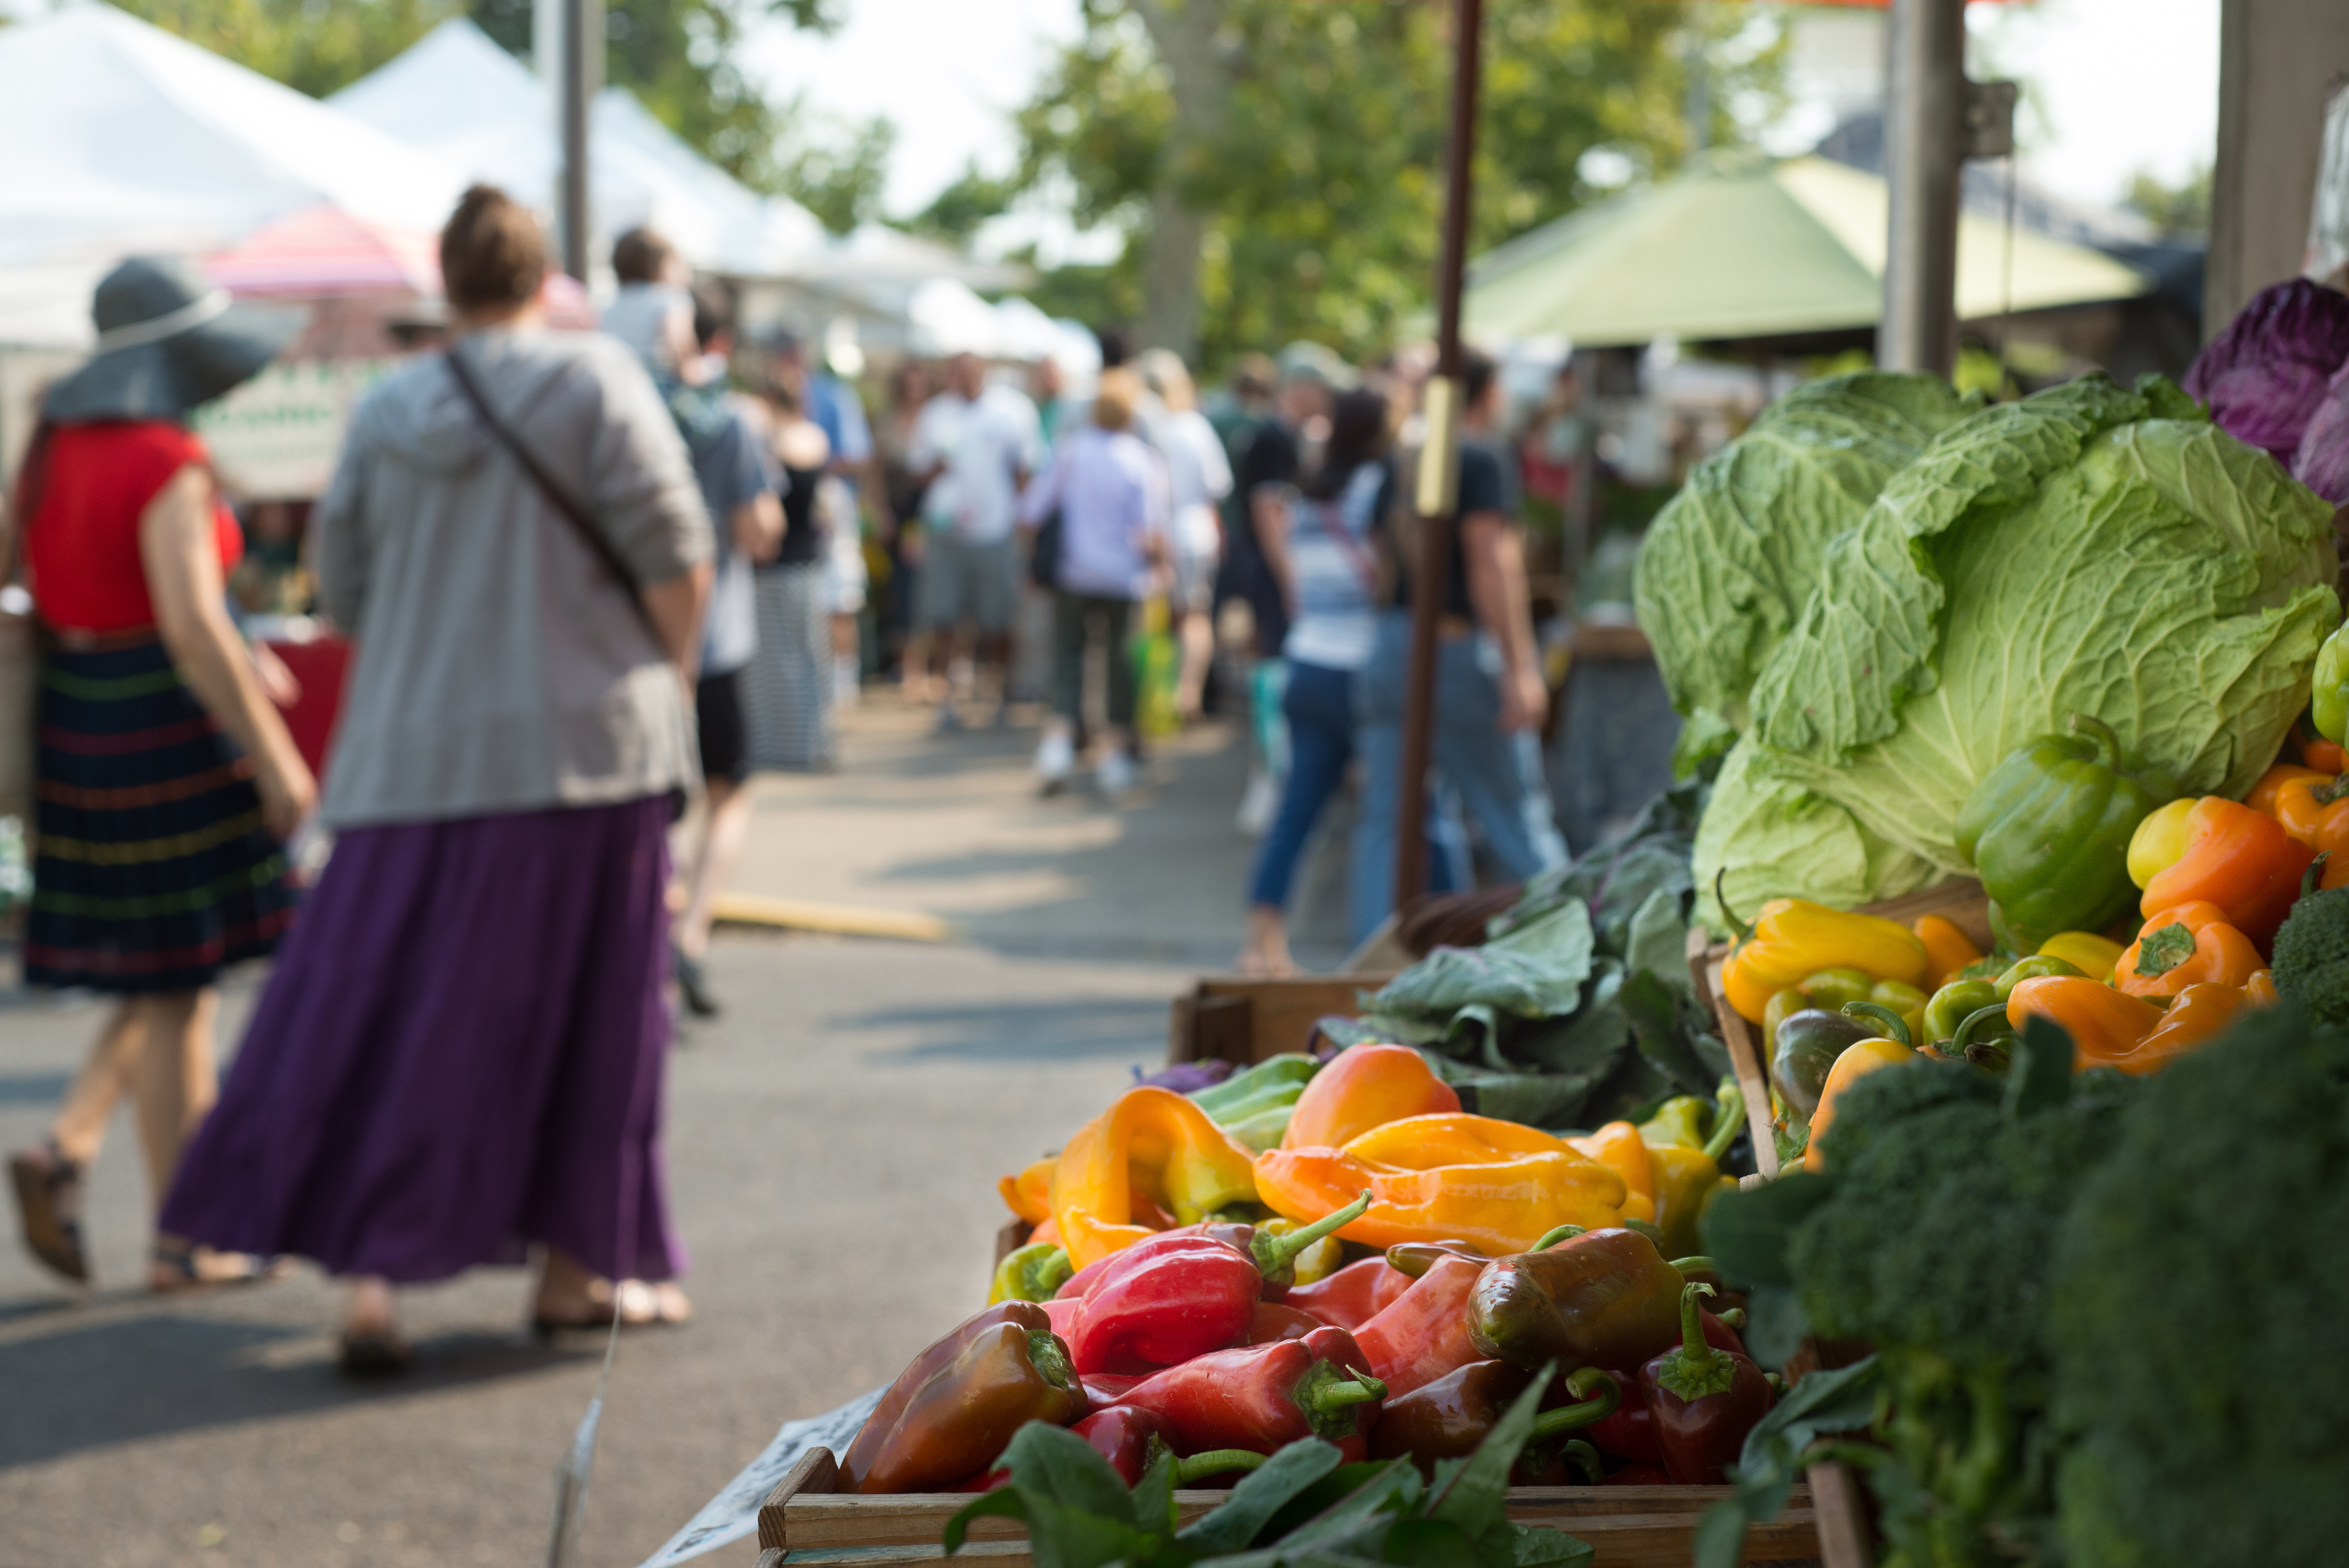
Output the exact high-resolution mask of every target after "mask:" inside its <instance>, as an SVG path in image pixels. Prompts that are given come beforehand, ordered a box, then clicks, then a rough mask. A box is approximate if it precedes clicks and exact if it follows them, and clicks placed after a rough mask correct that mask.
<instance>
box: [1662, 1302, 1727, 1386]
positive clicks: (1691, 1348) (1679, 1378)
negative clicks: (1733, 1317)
mask: <svg viewBox="0 0 2349 1568" xmlns="http://www.w3.org/2000/svg"><path fill="white" fill-rule="evenodd" d="M1712 1294H1713V1286H1711V1285H1709V1284H1704V1283H1703V1282H1702V1281H1701V1280H1692V1281H1691V1282H1690V1283H1689V1284H1685V1285H1682V1287H1681V1345H1680V1348H1679V1349H1677V1350H1674V1351H1671V1352H1670V1353H1668V1354H1667V1355H1665V1356H1663V1357H1660V1358H1659V1359H1658V1360H1657V1361H1655V1362H1653V1363H1651V1368H1652V1372H1653V1376H1654V1377H1655V1380H1656V1387H1659V1388H1662V1389H1664V1390H1665V1391H1667V1392H1668V1393H1671V1394H1672V1395H1674V1396H1676V1397H1678V1398H1681V1399H1682V1400H1685V1401H1687V1402H1689V1403H1691V1404H1693V1403H1694V1402H1696V1401H1697V1400H1699V1399H1702V1398H1705V1397H1706V1396H1707V1395H1710V1394H1725V1393H1727V1392H1728V1391H1729V1390H1730V1389H1731V1388H1732V1387H1734V1386H1735V1385H1736V1382H1737V1357H1733V1356H1731V1355H1730V1354H1728V1353H1727V1352H1726V1351H1722V1350H1715V1349H1714V1348H1713V1346H1711V1345H1709V1344H1707V1343H1706V1342H1705V1337H1704V1322H1703V1319H1702V1317H1701V1316H1700V1315H1699V1310H1700V1309H1699V1308H1698V1306H1697V1302H1698V1300H1699V1298H1700V1297H1702V1296H1708V1295H1712Z"/></svg>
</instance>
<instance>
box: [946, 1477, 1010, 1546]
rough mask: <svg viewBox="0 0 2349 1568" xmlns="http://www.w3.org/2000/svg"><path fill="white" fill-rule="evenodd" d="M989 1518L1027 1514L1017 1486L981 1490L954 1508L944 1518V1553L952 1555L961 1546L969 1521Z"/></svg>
mask: <svg viewBox="0 0 2349 1568" xmlns="http://www.w3.org/2000/svg"><path fill="white" fill-rule="evenodd" d="M989 1518H1002V1519H1017V1520H1019V1521H1021V1522H1025V1521H1026V1520H1027V1518H1028V1501H1027V1499H1026V1498H1025V1497H1023V1496H1022V1495H1021V1494H1020V1491H1019V1488H1018V1487H1011V1486H1007V1487H1000V1488H998V1489H997V1490H996V1491H988V1492H981V1493H980V1494H979V1495H978V1496H977V1497H975V1498H972V1499H971V1500H970V1501H968V1502H966V1503H964V1504H963V1505H962V1507H960V1508H959V1509H957V1510H956V1511H955V1516H954V1517H953V1518H952V1519H949V1520H947V1531H946V1535H945V1537H944V1543H945V1546H946V1549H947V1556H949V1557H951V1556H953V1555H954V1554H955V1553H957V1552H959V1551H961V1550H962V1542H963V1537H964V1536H965V1535H967V1534H968V1533H969V1531H970V1524H971V1521H973V1520H975V1519H989Z"/></svg>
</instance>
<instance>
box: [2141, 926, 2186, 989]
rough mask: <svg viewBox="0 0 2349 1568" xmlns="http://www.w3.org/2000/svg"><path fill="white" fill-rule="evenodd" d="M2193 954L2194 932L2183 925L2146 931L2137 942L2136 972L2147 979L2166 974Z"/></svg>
mask: <svg viewBox="0 0 2349 1568" xmlns="http://www.w3.org/2000/svg"><path fill="white" fill-rule="evenodd" d="M2193 956H2194V934H2193V933H2192V932H2190V931H2189V930H2187V929H2186V927H2185V926H2183V925H2165V926H2163V927H2162V928H2161V929H2160V930H2159V931H2148V932H2147V933H2146V934H2145V935H2144V936H2143V938H2141V939H2140V940H2139V941H2138V943H2137V973H2138V974H2139V975H2143V976H2145V977H2146V978H2147V979H2148V980H2150V979H2153V978H2154V977H2155V976H2157V975H2167V974H2168V973H2169V972H2170V971H2171V970H2173V969H2175V968H2177V967H2178V965H2181V964H2183V963H2185V962H2186V961H2187V960H2188V959H2189V958H2191V957H2193Z"/></svg>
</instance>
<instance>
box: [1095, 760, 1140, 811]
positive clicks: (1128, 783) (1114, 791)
mask: <svg viewBox="0 0 2349 1568" xmlns="http://www.w3.org/2000/svg"><path fill="white" fill-rule="evenodd" d="M1093 782H1094V783H1095V784H1096V785H1098V786H1099V787H1100V789H1101V792H1102V794H1104V795H1107V796H1109V797H1111V798H1112V799H1115V798H1116V797H1118V796H1120V795H1123V794H1124V793H1125V792H1126V791H1127V790H1129V789H1133V786H1134V782H1135V775H1134V770H1133V759H1132V758H1128V757H1127V756H1126V754H1125V753H1124V752H1123V751H1112V752H1109V753H1107V754H1106V755H1104V756H1103V757H1102V759H1101V766H1099V767H1098V768H1095V769H1093Z"/></svg>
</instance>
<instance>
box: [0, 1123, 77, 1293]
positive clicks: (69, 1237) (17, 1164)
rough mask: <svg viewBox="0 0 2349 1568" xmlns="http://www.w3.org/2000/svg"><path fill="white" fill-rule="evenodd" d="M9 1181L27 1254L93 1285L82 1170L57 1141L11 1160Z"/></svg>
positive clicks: (61, 1272)
mask: <svg viewBox="0 0 2349 1568" xmlns="http://www.w3.org/2000/svg"><path fill="white" fill-rule="evenodd" d="M8 1179H9V1182H10V1184H11V1185H12V1186H14V1187H15V1188H16V1212H17V1214H18V1216H19V1218H20V1219H21V1220H22V1221H23V1223H24V1228H25V1247H26V1251H28V1252H30V1253H32V1254H33V1255H34V1256H35V1257H36V1258H38V1259H40V1260H41V1262H43V1263H44V1264H47V1265H48V1266H49V1267H50V1268H52V1269H55V1270H56V1271H57V1273H58V1274H63V1275H64V1276H65V1277H66V1278H67V1279H69V1280H71V1281H73V1282H74V1283H75V1284H88V1283H89V1255H88V1253H86V1252H85V1251H83V1249H82V1241H81V1199H82V1167H81V1166H79V1165H78V1164H76V1163H75V1162H74V1161H70V1160H68V1159H67V1158H66V1157H65V1155H64V1153H63V1152H62V1151H60V1150H58V1148H57V1140H54V1139H52V1140H49V1142H48V1143H47V1144H46V1145H44V1146H43V1147H42V1148H41V1149H39V1150H25V1151H23V1152H20V1153H17V1154H13V1155H11V1156H9V1159H8Z"/></svg>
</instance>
